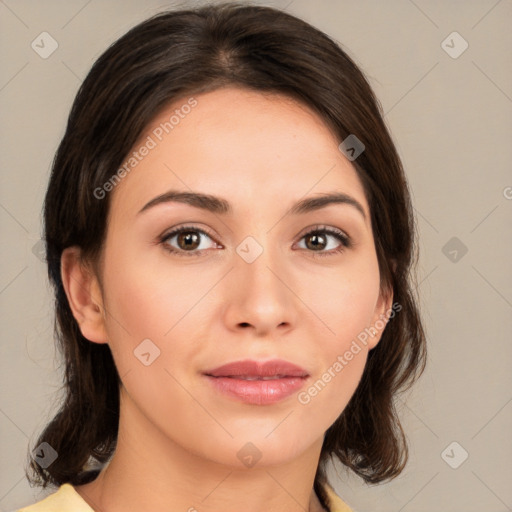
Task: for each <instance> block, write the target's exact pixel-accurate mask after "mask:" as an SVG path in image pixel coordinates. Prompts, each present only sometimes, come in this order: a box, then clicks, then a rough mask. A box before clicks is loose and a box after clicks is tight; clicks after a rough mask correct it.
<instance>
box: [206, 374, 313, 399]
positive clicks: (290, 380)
mask: <svg viewBox="0 0 512 512" xmlns="http://www.w3.org/2000/svg"><path fill="white" fill-rule="evenodd" d="M206 377H207V378H208V380H209V381H210V382H211V383H212V385H213V386H214V387H215V388H216V389H217V390H219V391H220V392H222V393H224V394H226V395H228V396H231V397H233V398H236V399H238V400H240V401H242V402H244V403H246V404H253V405H268V404H274V403H276V402H279V401H280V400H283V399H285V398H287V397H289V396H290V395H293V394H294V393H295V392H297V391H298V390H299V389H300V388H301V387H302V386H304V382H305V381H306V379H307V377H283V378H280V379H271V380H244V379H237V378H233V377H211V376H209V375H206Z"/></svg>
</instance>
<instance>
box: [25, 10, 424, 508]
mask: <svg viewBox="0 0 512 512" xmlns="http://www.w3.org/2000/svg"><path fill="white" fill-rule="evenodd" d="M44 221H45V240H46V250H47V261H48V270H49V277H50V280H51V282H52V284H53V286H54V288H55V293H56V313H57V329H56V330H57V335H58V339H59V342H60V344H61V347H62V351H63V355H64V359H65V364H66V380H65V382H66V396H65V400H64V403H63V404H62V408H61V410H60V411H59V413H58V414H57V415H56V417H55V418H54V420H53V421H52V422H51V423H50V424H49V425H48V426H47V427H46V428H45V429H44V431H43V433H42V434H41V436H40V437H39V439H38V441H37V443H36V445H35V447H34V448H33V450H32V452H31V454H30V467H29V468H28V470H27V476H28V478H29V479H30V481H31V482H34V483H36V484H38V485H42V487H43V488H44V487H46V485H48V484H50V485H54V486H58V487H59V489H58V490H57V491H56V492H55V493H53V494H51V495H50V496H48V497H47V498H45V499H44V500H42V501H40V502H38V503H37V504H34V505H32V506H28V507H26V508H24V509H22V510H23V511H26V512H44V511H46V510H52V511H58V510H66V511H75V510H87V511H90V510H97V511H105V512H116V511H121V510H123V511H125V510H137V511H146V510H147V511H160V510H162V511H163V510H165V511H171V510H172V511H174V510H188V511H189V512H192V511H195V510H197V511H199V512H203V511H205V512H208V511H216V510H224V511H235V510H239V509H240V507H241V506H243V507H244V510H246V511H248V512H259V511H265V512H267V511H283V510H286V511H288V512H295V511H297V512H299V511H304V510H307V511H311V512H313V511H314V512H317V511H322V510H330V511H332V512H334V511H347V510H350V508H349V507H348V505H347V504H345V503H344V502H343V501H342V500H341V498H340V497H338V496H337V495H336V494H335V493H334V490H333V488H332V487H331V486H330V484H329V483H328V481H327V476H326V471H325V469H326V464H327V462H328V460H329V459H330V458H332V457H335V458H337V459H339V460H340V461H341V462H342V463H343V464H345V465H346V466H347V467H349V468H351V469H352V470H353V471H354V472H355V473H356V474H358V475H360V476H361V477H362V478H363V479H365V480H366V481H367V482H370V483H377V482H381V481H384V480H386V479H391V478H394V477H396V476H397V475H398V474H399V473H400V472H401V471H402V469H403V467H404V465H405V463H406V460H407V446H406V443H405V437H404V434H403V431H402V428H401V426H400V422H399V420H398V418H397V416H396V411H395V409H394V407H393V398H394V396H395V394H396V393H397V392H398V391H400V390H403V389H405V388H406V387H407V386H409V385H410V384H412V382H414V380H415V379H416V378H417V377H418V376H419V375H420V374H421V372H422V370H423V368H424V364H425V336H424V332H423V327H422V324H421V320H420V317H419V313H418V307H417V304H416V300H415V298H414V294H413V287H412V286H411V282H410V279H411V277H410V270H411V265H412V264H413V257H414V220H413V216H412V207H411V203H410V197H409V192H408V188H407V183H406V180H405V176H404V173H403V169H402V166H401V163H400V160H399V157H398V155H397V152H396V149H395V148H394V146H393V142H392V140H391V137H390V135H389V133H388V131H387V129H386V126H385V124H384V122H383V119H382V114H381V110H380V107H379V104H378V101H377V100H376V98H375V96H374V94H373V92H372V90H371V88H370V86H369V84H368V82H367V80H366V79H365V77H364V75H363V73H362V72H361V71H360V70H359V69H358V67H357V66H356V65H355V64H354V63H353V61H352V60H351V59H350V58H349V57H348V56H347V55H346V53H344V52H343V50H342V49H341V48H340V47H339V46H338V45H337V44H336V43H334V42H333V41H332V40H331V39H330V38H329V37H328V36H326V35H325V34H323V33H322V32H320V31H318V30H317V29H315V28H313V27H312V26H311V25H308V24H307V23H305V22H304V21H302V20H300V19H298V18H296V17H293V16H291V15H289V14H286V13H284V12H280V11H278V10H276V9H273V8H269V7H261V6H250V5H242V4H218V5H215V6H211V5H209V6H204V7H200V8H196V9H190V10H181V11H169V12H163V13H160V14H158V15H156V16H154V17H153V18H151V19H149V20H146V21H145V22H143V23H141V24H139V25H138V26H136V27H134V28H133V29H131V30H130V31H129V32H128V33H127V34H126V35H124V36H123V37H121V38H120V39H119V40H118V41H117V42H116V43H115V44H113V45H112V46H111V47H110V48H109V49H108V50H107V51H106V52H105V53H104V54H103V55H102V56H101V57H100V58H99V59H98V60H97V62H96V63H95V64H94V66H93V68H92V70H91V71H90V73H89V75H88V76H87V78H86V79H85V81H84V83H83V85H82V86H81V88H80V90H79V92H78V94H77V97H76V99H75V102H74V105H73V107H72V110H71V113H70V117H69V121H68V126H67V130H66V133H65V135H64V137H63V140H62V142H61V144H60V146H59V149H58V151H57V154H56V157H55V160H54V164H53V169H52V175H51V178H50V182H49V186H48V190H47V195H46V200H45V207H44ZM29 473H30V474H29Z"/></svg>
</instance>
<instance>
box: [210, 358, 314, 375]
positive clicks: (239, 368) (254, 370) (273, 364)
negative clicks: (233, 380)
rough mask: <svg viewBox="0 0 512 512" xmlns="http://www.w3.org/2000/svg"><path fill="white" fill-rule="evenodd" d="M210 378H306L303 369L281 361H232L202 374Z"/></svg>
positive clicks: (306, 373) (305, 372)
mask: <svg viewBox="0 0 512 512" xmlns="http://www.w3.org/2000/svg"><path fill="white" fill-rule="evenodd" d="M204 374H205V375H209V376H211V377H236V376H243V377H274V376H279V377H307V376H308V375H309V374H308V372H307V371H306V370H304V368H301V367H300V366H297V365H295V364H293V363H290V362H288V361H284V360H283V359H272V360H270V361H253V360H250V359H246V360H244V361H234V362H232V363H227V364H224V365H222V366H219V367H218V368H214V369H213V370H208V371H206V372H204Z"/></svg>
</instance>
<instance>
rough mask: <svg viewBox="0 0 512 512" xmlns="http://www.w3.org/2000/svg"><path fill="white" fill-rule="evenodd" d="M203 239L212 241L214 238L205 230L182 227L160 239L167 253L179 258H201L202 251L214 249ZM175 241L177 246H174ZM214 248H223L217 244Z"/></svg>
mask: <svg viewBox="0 0 512 512" xmlns="http://www.w3.org/2000/svg"><path fill="white" fill-rule="evenodd" d="M202 238H209V239H210V240H212V236H211V235H210V234H209V233H207V232H206V231H205V230H203V229H199V228H197V227H194V226H181V227H179V228H176V229H173V230H172V231H170V232H169V233H166V234H164V235H163V236H162V237H160V243H161V244H162V245H163V246H164V248H165V249H166V250H167V251H169V252H171V253H173V254H176V255H178V256H200V255H201V251H203V250H206V249H208V248H212V247H208V244H204V243H203V241H202V240H201V239H202ZM173 239H175V241H174V243H175V244H176V245H173V243H172V241H173ZM205 245H206V246H205ZM212 246H213V248H218V247H221V246H220V245H219V244H217V243H216V242H213V244H212Z"/></svg>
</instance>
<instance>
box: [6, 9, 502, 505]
mask: <svg viewBox="0 0 512 512" xmlns="http://www.w3.org/2000/svg"><path fill="white" fill-rule="evenodd" d="M254 3H261V4H264V5H271V6H275V7H279V8H283V9H286V10H287V11H288V12H290V13H292V14H295V15H297V16H299V17H302V18H303V19H305V20H306V21H308V22H310V23H312V24H313V25H315V26H316V27H318V28H320V29H321V30H323V31H325V32H326V33H328V34H329V35H331V36H332V37H334V38H335V39H336V40H337V41H338V42H339V43H340V44H341V45H342V46H343V48H344V49H345V50H346V51H347V52H348V53H349V55H351V56H352V57H353V58H354V59H355V60H356V62H357V63H358V64H359V65H360V66H361V68H362V69H363V71H364V72H365V73H366V74H367V76H368V78H369V80H370V82H371V85H372V86H373V88H374V90H375V92H376V94H377V96H378V97H379V99H380V101H381V103H382V108H383V112H384V113H385V120H386V122H387V124H388V126H389V129H390V131H391V133H392V136H393V138H394V140H395V142H396V145H397V148H398V150H399V153H400V156H401V157H402V160H403V163H404V166H405V169H406V173H407V176H408V179H409V183H410V187H411V190H412V194H413V201H414V208H415V213H416V216H417V220H418V234H419V238H420V244H419V249H420V254H421V256H420V264H419V267H418V274H419V275H418V283H419V285H418V286H419V291H420V294H421V297H422V302H421V308H422V312H423V315H424V321H425V324H426V328H427V334H428V348H429V359H428V366H427V369H426V372H425V374H424V376H423V377H422V378H421V380H420V381H419V382H418V384H416V386H415V387H414V388H413V390H412V391H411V392H410V393H408V394H407V395H406V396H405V395H404V396H403V397H402V398H401V399H400V400H399V402H398V404H399V411H400V417H401V419H402V422H403V426H404V428H405V430H406V433H407V437H408V439H409V442H410V461H409V464H408V466H407V468H406V470H405V471H404V472H403V474H402V475H401V476H400V477H398V478H396V479H395V480H393V481H391V482H387V483H384V484H380V485H376V486H369V485H366V484H364V483H363V482H362V481H361V479H359V478H358V477H356V476H355V475H353V474H350V473H348V472H347V471H345V470H344V469H343V468H341V467H339V465H337V464H333V465H331V467H330V470H329V474H330V480H331V482H332V484H333V486H334V487H335V490H336V491H337V492H338V493H339V494H340V495H341V496H342V497H343V498H344V499H345V500H346V501H347V502H348V503H349V504H350V505H351V506H352V507H353V508H354V510H355V511H357V512H365V511H368V512H369V511H372V512H380V511H382V512H384V511H386V512H402V511H403V512H427V511H428V512H431V511H433V510H441V511H443V512H462V511H464V512H476V511H478V512H482V511H486V512H499V511H506V510H512V486H511V485H510V482H512V462H511V460H512V438H511V436H510V433H511V432H512V404H511V401H512V391H511V390H512V385H511V384H512V373H511V362H512V344H511V343H510V341H511V332H512V318H511V312H512V310H511V308H512V279H511V277H512V272H511V264H510V262H511V261H512V237H511V229H510V227H511V222H510V221H511V212H512V175H511V163H512V116H511V114H512V58H511V48H512V30H511V27H512V2H511V1H510V0H501V1H496V0H471V1H469V0H467V1H454V0H450V1H446V0H431V1H429V0H416V1H412V0H386V1H382V0H342V1H334V0H316V1H307V0H284V1H277V0H276V1H273V2H254ZM179 5H180V6H184V7H185V6H190V5H196V3H194V2H182V3H181V4H179ZM174 6H178V4H177V3H174V2H164V1H162V0H160V1H156V0H146V1H145V2H141V1H136V0H123V1H121V0H103V1H101V2H100V1H98V0H92V1H87V0H72V1H70V0H66V1H64V0H61V1H57V0H46V1H45V2H36V1H34V0H17V1H15V0H0V43H1V46H0V58H1V66H0V69H1V71H0V109H1V139H0V163H1V193H0V229H1V240H2V249H1V274H0V304H1V313H2V335H3V339H2V343H1V345H0V350H1V354H0V360H1V364H2V372H1V377H0V379H1V380H0V389H1V397H0V432H1V450H0V453H1V454H2V459H1V462H0V480H1V483H0V510H2V511H8V510H14V509H16V508H17V507H20V506H22V505H26V504H29V503H33V502H34V501H36V500H39V499H41V498H42V497H44V495H46V494H48V493H49V492H53V491H54V489H47V490H46V491H44V492H41V491H40V490H39V489H38V488H31V487H30V486H29V485H28V483H27V481H26V479H25V476H24V472H23V468H24V465H25V463H26V461H27V450H28V446H29V443H30V445H31V446H32V445H33V443H34V441H35V439H36V437H37V436H38V435H39V433H40V431H41V429H42V428H43V427H44V426H45V424H46V423H47V422H48V421H49V419H51V418H52V417H53V413H54V412H55V411H56V408H57V399H58V397H59V396H60V395H59V387H60V385H61V382H62V368H61V367H60V361H59V359H58V357H57V354H56V352H55V347H54V341H53V312H52V297H51V294H50V292H49V287H48V284H47V278H46V267H45V264H44V263H43V261H42V260H41V257H40V252H39V248H40V246H39V245H38V241H39V239H40V237H41V208H42V202H43V198H44V193H45V187H46V184H47V180H48V176H49V170H50V166H51V162H52V158H53V155H54V153H55V150H56V149H57V146H58V144H59V142H60V139H61V137H62V135H63V133H64V129H65V124H66V120H67V116H68V114H69V109H70V107H71V103H72V101H73V99H74V96H75V94H76V92H77V90H78V87H79V85H80V84H81V82H82V80H83V79H84V78H85V76H86V74H87V72H88V71H89V69H90V67H91V66H92V64H93V62H94V61H95V60H96V58H97V57H98V56H99V55H100V54H101V53H102V52H103V51H104V50H105V49H106V48H107V47H108V46H109V45H110V44H111V43H112V42H113V41H115V40H116V39H117V38H118V37H120V36H121V35H122V34H124V33H125V32H126V31H127V30H128V29H129V28H131V27H132V26H134V25H135V24H137V23H138V22H140V21H142V20H143V19H145V18H147V17H149V16H151V15H153V14H155V13H157V12H159V11H161V10H163V9H166V8H170V7H174ZM42 32H47V33H48V34H50V35H51V37H52V38H53V39H54V40H55V41H56V42H57V44H58V47H57V49H56V50H55V51H54V53H52V54H51V55H50V56H48V57H47V58H42V56H40V54H39V53H37V52H36V51H34V49H33V48H32V46H31V45H32V42H33V41H34V40H36V39H37V38H38V37H39V36H40V34H41V33H42ZM45 37H47V36H45ZM466 457H467V458H466Z"/></svg>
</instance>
